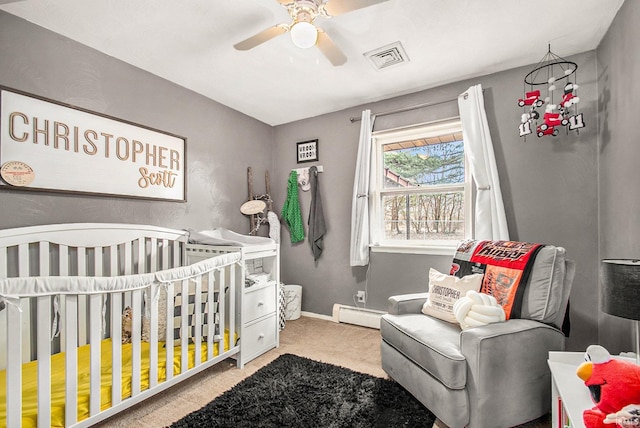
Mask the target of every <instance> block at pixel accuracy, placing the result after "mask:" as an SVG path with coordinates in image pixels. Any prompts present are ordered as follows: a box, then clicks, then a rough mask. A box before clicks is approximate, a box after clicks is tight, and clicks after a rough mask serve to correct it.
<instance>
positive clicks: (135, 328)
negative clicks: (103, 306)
mask: <svg viewBox="0 0 640 428" xmlns="http://www.w3.org/2000/svg"><path fill="white" fill-rule="evenodd" d="M132 294H133V295H132V298H133V302H132V303H133V306H132V308H133V317H132V318H133V319H132V320H131V321H132V322H131V330H132V331H131V353H132V355H131V357H132V358H131V369H132V371H133V373H132V376H131V396H132V397H134V396H136V395H138V394H140V380H141V377H140V374H141V371H142V369H141V366H142V364H141V357H140V354H141V345H140V331H141V329H142V324H141V321H142V317H141V316H140V315H141V313H140V311H141V309H142V290H134V291H133V292H132Z"/></svg>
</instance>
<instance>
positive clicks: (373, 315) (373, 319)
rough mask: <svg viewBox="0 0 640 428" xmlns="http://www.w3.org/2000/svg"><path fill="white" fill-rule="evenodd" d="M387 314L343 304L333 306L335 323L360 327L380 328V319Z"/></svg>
mask: <svg viewBox="0 0 640 428" xmlns="http://www.w3.org/2000/svg"><path fill="white" fill-rule="evenodd" d="M385 313H386V312H383V311H377V310H375V309H367V308H358V307H355V306H347V305H341V304H338V303H336V304H334V305H333V317H332V319H333V321H335V322H341V323H346V324H354V325H360V326H363V327H369V328H377V329H379V328H380V318H381V317H382V315H384V314H385Z"/></svg>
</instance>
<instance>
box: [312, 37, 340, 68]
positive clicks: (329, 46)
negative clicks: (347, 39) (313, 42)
mask: <svg viewBox="0 0 640 428" xmlns="http://www.w3.org/2000/svg"><path fill="white" fill-rule="evenodd" d="M317 44H318V48H319V49H320V50H321V51H322V53H323V54H324V56H326V57H327V59H328V60H329V61H330V62H331V64H333V65H335V66H338V65H342V64H344V63H345V62H347V57H346V56H345V55H344V54H343V53H342V51H341V50H340V49H339V48H338V47H337V46H336V44H335V43H333V40H331V38H329V36H327V33H325V32H324V31H318V42H317Z"/></svg>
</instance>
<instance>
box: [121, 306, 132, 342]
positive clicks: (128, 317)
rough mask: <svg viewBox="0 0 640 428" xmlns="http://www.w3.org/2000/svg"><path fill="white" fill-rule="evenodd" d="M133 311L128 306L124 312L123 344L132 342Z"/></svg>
mask: <svg viewBox="0 0 640 428" xmlns="http://www.w3.org/2000/svg"><path fill="white" fill-rule="evenodd" d="M132 317H133V310H132V309H131V308H130V307H129V306H127V307H126V308H124V311H122V343H129V342H131V331H132Z"/></svg>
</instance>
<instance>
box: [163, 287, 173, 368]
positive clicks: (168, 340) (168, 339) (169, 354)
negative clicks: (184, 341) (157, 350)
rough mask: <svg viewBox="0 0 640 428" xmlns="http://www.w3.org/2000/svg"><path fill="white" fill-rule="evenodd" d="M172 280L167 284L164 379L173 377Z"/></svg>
mask: <svg viewBox="0 0 640 428" xmlns="http://www.w3.org/2000/svg"><path fill="white" fill-rule="evenodd" d="M174 292H175V291H174V287H173V282H170V283H169V284H168V285H167V294H166V299H167V305H166V306H167V311H166V318H165V319H166V320H167V328H166V336H165V350H166V358H167V359H166V373H167V375H166V377H165V379H166V380H169V379H172V378H173V322H172V321H171V320H173V305H175V298H174Z"/></svg>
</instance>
